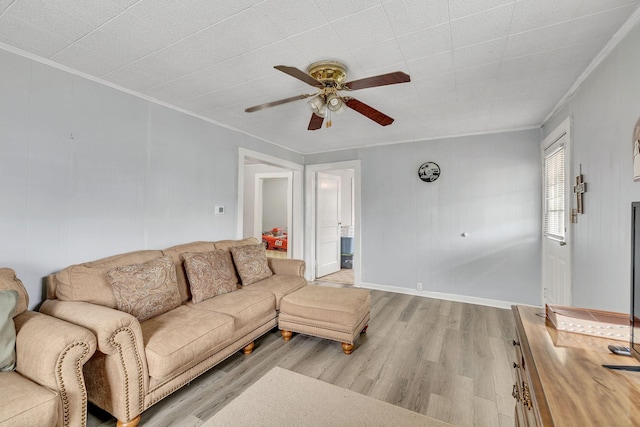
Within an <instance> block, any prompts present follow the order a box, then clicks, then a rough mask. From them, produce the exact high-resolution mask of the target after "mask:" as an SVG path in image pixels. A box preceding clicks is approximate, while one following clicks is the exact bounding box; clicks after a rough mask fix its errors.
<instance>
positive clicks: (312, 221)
mask: <svg viewBox="0 0 640 427" xmlns="http://www.w3.org/2000/svg"><path fill="white" fill-rule="evenodd" d="M334 169H353V184H354V192H353V204H354V209H353V210H354V216H355V225H354V234H355V238H354V240H353V246H354V252H355V254H354V256H353V277H354V284H355V286H358V285H359V284H360V283H361V282H362V280H361V277H362V245H361V244H360V242H361V229H362V228H361V216H360V212H361V211H360V206H361V205H360V203H361V197H360V192H361V182H360V160H348V161H344V162H335V163H322V164H316V165H307V166H306V167H305V207H306V209H305V236H306V239H305V251H304V253H305V257H304V260H305V262H306V264H307V272H306V274H305V277H306V278H307V280H314V279H315V277H316V235H315V233H316V232H315V230H316V196H317V191H316V190H317V185H318V182H317V173H316V172H324V171H330V170H334Z"/></svg>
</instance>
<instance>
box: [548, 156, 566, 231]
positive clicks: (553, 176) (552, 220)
mask: <svg viewBox="0 0 640 427" xmlns="http://www.w3.org/2000/svg"><path fill="white" fill-rule="evenodd" d="M544 187H545V204H544V205H545V208H544V234H545V236H547V237H549V238H551V239H556V240H560V241H564V237H565V230H564V217H565V215H564V194H565V191H564V189H565V179H564V145H562V146H560V147H559V148H557V149H556V150H554V151H552V152H550V153H549V154H545V158H544Z"/></svg>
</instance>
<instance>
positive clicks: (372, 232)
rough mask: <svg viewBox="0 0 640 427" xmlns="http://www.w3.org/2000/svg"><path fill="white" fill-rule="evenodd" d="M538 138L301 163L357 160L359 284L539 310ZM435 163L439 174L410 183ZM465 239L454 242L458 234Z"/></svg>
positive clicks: (481, 139) (433, 144)
mask: <svg viewBox="0 0 640 427" xmlns="http://www.w3.org/2000/svg"><path fill="white" fill-rule="evenodd" d="M539 141H540V133H539V131H538V130H530V131H521V132H510V133H500V134H494V135H484V136H470V137H461V138H451V139H442V140H434V141H425V142H416V143H407V144H397V145H388V146H382V147H374V148H367V149H361V150H351V151H348V152H334V153H323V154H320V155H313V156H306V157H305V163H306V164H315V163H327V162H334V161H342V160H353V159H360V160H361V181H362V195H361V196H362V213H361V217H362V281H363V282H368V283H372V284H376V285H383V286H389V287H395V288H406V289H413V290H415V289H416V282H418V281H420V282H422V283H423V290H425V291H432V292H441V293H448V294H455V295H461V296H468V297H477V298H485V299H493V300H499V301H510V302H519V303H528V304H540V302H541V300H540V295H541V290H540V251H541V247H540V233H541V231H540V228H541V226H540V224H541V193H540V187H541V185H540V182H541V168H540V154H539ZM426 161H434V162H436V163H438V164H439V165H440V168H441V170H442V175H441V176H440V178H439V179H438V180H437V181H435V182H433V183H424V182H422V181H420V180H419V179H418V176H417V170H418V167H419V166H420V164H422V163H423V162H426ZM463 232H466V233H468V237H466V238H463V237H461V233H463Z"/></svg>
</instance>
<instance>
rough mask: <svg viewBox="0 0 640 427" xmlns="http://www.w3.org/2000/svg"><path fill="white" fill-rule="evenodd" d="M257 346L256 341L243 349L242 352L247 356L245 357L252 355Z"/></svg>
mask: <svg viewBox="0 0 640 427" xmlns="http://www.w3.org/2000/svg"><path fill="white" fill-rule="evenodd" d="M255 345H256V343H255V342H254V341H251V342H250V343H249V344H248V345H247V346H246V347H245V348H243V349H242V352H243V353H244V354H245V356H246V355H248V354H251V352H252V351H253V347H255Z"/></svg>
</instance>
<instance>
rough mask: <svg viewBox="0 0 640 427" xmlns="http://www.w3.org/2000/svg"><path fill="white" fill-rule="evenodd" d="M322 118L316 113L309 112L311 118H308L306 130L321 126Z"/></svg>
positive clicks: (316, 128)
mask: <svg viewBox="0 0 640 427" xmlns="http://www.w3.org/2000/svg"><path fill="white" fill-rule="evenodd" d="M323 121H324V118H322V117H320V116H319V115H317V114H316V113H311V120H309V127H308V128H307V129H308V130H318V129H320V128H321V127H322V122H323Z"/></svg>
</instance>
